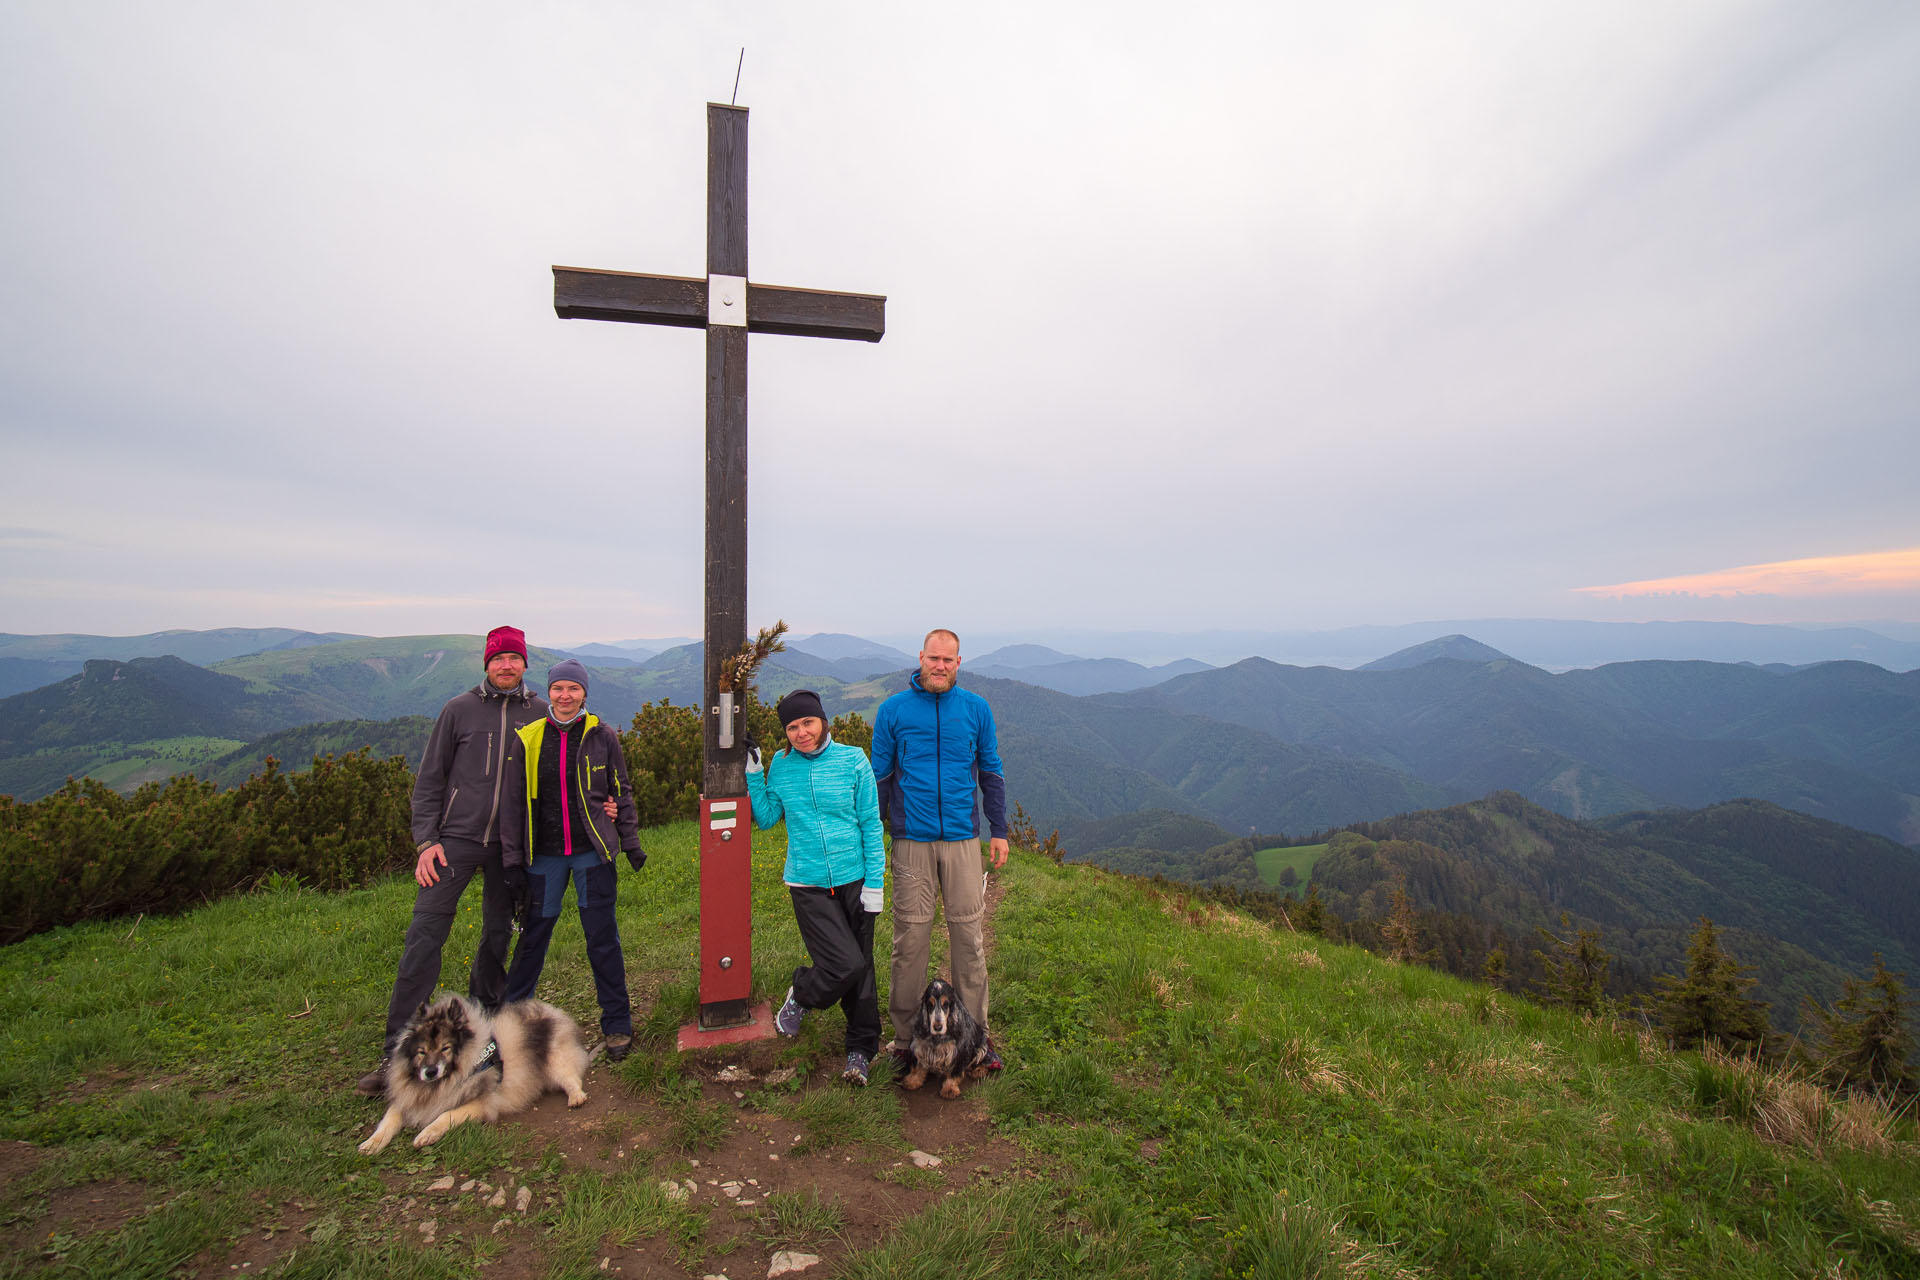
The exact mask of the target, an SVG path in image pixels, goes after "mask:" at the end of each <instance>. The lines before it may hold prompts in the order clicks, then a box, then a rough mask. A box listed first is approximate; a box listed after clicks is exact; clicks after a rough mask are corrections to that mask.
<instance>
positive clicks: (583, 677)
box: [547, 658, 587, 693]
mask: <svg viewBox="0 0 1920 1280" xmlns="http://www.w3.org/2000/svg"><path fill="white" fill-rule="evenodd" d="M555 680H571V681H573V682H574V683H575V684H577V685H579V686H580V692H582V693H585V692H586V691H587V668H586V666H585V665H584V664H583V663H581V661H580V659H578V658H562V659H561V660H560V661H558V662H556V663H554V664H553V670H551V671H549V672H547V688H549V689H551V688H553V682H554V681H555Z"/></svg>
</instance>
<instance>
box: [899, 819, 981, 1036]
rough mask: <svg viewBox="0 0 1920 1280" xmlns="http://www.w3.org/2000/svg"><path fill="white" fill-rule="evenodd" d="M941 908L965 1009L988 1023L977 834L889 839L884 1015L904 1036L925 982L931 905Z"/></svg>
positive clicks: (930, 942)
mask: <svg viewBox="0 0 1920 1280" xmlns="http://www.w3.org/2000/svg"><path fill="white" fill-rule="evenodd" d="M942 903H944V904H945V906H946V912H947V960H948V963H949V964H950V965H951V966H952V969H953V986H954V989H955V990H956V991H958V992H959V993H960V999H961V1000H962V1001H964V1002H965V1003H966V1006H967V1011H968V1012H969V1013H971V1014H972V1015H973V1017H974V1020H975V1021H976V1022H978V1023H979V1024H980V1025H981V1026H982V1027H985V1026H986V1025H987V949H986V941H985V937H984V932H983V925H984V923H985V919H986V914H987V868H986V863H985V862H984V861H982V859H981V857H980V841H979V840H977V839H972V840H934V841H923V840H901V839H898V838H896V839H895V840H894V842H893V978H892V988H891V989H890V990H889V991H888V993H887V1015H888V1017H890V1018H891V1019H892V1020H893V1035H894V1038H895V1039H896V1040H899V1041H900V1042H902V1043H905V1042H906V1041H908V1040H910V1039H912V1038H913V1015H914V1011H915V1010H917V1009H918V1008H919V1007H920V994H921V992H923V991H925V990H926V988H927V957H928V955H929V953H930V952H931V951H932V949H933V916H934V909H935V908H936V907H937V906H939V905H940V904H942Z"/></svg>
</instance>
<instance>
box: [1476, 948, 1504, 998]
mask: <svg viewBox="0 0 1920 1280" xmlns="http://www.w3.org/2000/svg"><path fill="white" fill-rule="evenodd" d="M1480 976H1481V978H1482V979H1483V980H1484V981H1485V982H1486V984H1487V985H1488V986H1490V987H1495V988H1497V989H1499V990H1501V991H1504V990H1506V988H1507V953H1506V952H1505V951H1503V950H1501V949H1500V948H1499V947H1495V948H1494V949H1493V950H1491V951H1489V952H1487V961H1486V963H1485V964H1484V965H1482V966H1481V968H1480Z"/></svg>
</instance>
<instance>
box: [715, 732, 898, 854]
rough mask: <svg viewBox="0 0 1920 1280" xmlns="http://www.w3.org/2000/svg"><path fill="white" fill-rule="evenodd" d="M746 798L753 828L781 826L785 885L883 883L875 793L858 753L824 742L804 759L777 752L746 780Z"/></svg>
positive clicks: (861, 754)
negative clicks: (784, 826) (784, 841)
mask: <svg viewBox="0 0 1920 1280" xmlns="http://www.w3.org/2000/svg"><path fill="white" fill-rule="evenodd" d="M747 799H748V800H749V801H750V802H751V803H752V805H753V825H755V826H756V827H761V828H766V827H771V826H773V825H774V824H776V823H778V822H780V821H781V820H783V819H784V820H785V821H786V824H787V868H786V871H785V873H784V874H783V875H782V876H781V879H783V880H784V881H786V883H788V884H797V885H809V886H811V887H814V888H818V889H837V888H839V887H840V886H841V885H844V884H852V883H854V882H855V881H864V882H865V883H866V885H867V886H868V887H869V888H873V889H878V888H880V887H881V886H882V885H884V884H885V883H886V877H887V850H886V843H885V839H884V834H883V832H882V831H881V827H880V793H879V790H878V788H876V787H875V786H874V784H873V768H872V766H870V765H869V764H868V763H867V753H866V752H864V751H862V750H861V749H860V748H858V747H850V746H846V745H844V744H842V743H838V742H834V741H832V740H831V739H829V740H828V742H827V745H826V746H824V747H822V748H821V749H820V750H819V751H816V752H815V753H814V754H812V755H810V756H804V755H801V754H800V753H799V752H798V751H793V750H786V751H780V752H777V753H775V754H774V755H773V756H772V757H771V758H770V759H768V761H767V765H766V768H765V770H764V771H762V772H760V773H750V774H748V775H747Z"/></svg>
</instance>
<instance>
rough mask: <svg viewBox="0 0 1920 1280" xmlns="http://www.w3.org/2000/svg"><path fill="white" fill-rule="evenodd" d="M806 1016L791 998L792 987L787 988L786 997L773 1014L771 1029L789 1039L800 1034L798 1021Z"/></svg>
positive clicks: (803, 1010) (804, 1011) (805, 1012)
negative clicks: (778, 1009)
mask: <svg viewBox="0 0 1920 1280" xmlns="http://www.w3.org/2000/svg"><path fill="white" fill-rule="evenodd" d="M806 1016H807V1011H806V1010H805V1009H802V1008H801V1007H800V1006H799V1005H798V1004H797V1003H795V1001H794V998H793V988H792V987H788V988H787V999H786V1002H785V1003H784V1004H782V1005H781V1006H780V1012H778V1013H776V1014H774V1015H773V1029H774V1030H775V1031H778V1032H779V1033H780V1034H781V1035H783V1036H785V1037H786V1038H787V1039H789V1040H791V1039H793V1038H794V1037H795V1036H797V1035H799V1034H800V1021H801V1019H803V1018H805V1017H806Z"/></svg>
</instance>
